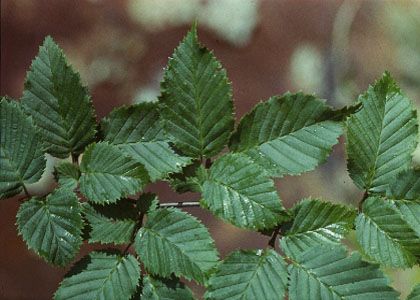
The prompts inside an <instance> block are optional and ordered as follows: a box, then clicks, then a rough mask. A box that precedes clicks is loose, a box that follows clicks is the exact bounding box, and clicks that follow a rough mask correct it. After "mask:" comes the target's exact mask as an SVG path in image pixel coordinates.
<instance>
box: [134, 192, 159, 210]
mask: <svg viewBox="0 0 420 300" xmlns="http://www.w3.org/2000/svg"><path fill="white" fill-rule="evenodd" d="M136 206H137V209H138V210H139V212H141V213H143V214H148V213H151V212H153V211H155V210H156V209H157V208H158V206H159V199H158V196H157V195H156V194H152V193H144V194H142V195H140V197H139V198H138V199H137V205H136Z"/></svg>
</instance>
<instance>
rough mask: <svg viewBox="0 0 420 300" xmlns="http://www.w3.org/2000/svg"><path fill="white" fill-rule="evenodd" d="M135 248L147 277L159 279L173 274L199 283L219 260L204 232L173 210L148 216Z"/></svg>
mask: <svg viewBox="0 0 420 300" xmlns="http://www.w3.org/2000/svg"><path fill="white" fill-rule="evenodd" d="M135 248H136V251H137V253H138V254H139V256H140V259H141V261H142V262H143V264H144V266H145V268H146V269H147V270H148V272H149V273H150V274H153V275H158V276H162V277H170V276H171V274H174V275H175V276H177V277H178V276H184V277H185V278H187V279H194V280H195V281H197V282H200V283H202V282H204V280H205V278H206V273H207V272H208V271H209V270H210V269H211V268H212V267H213V266H214V265H215V264H216V262H217V260H218V253H217V250H216V248H215V246H214V242H213V239H212V238H211V237H210V234H209V232H208V231H207V228H206V227H205V226H204V225H202V224H201V223H200V222H199V221H198V220H197V219H196V218H194V217H193V216H191V215H189V214H187V213H185V212H183V211H181V210H179V209H175V208H171V209H158V210H156V211H154V212H152V213H151V214H149V215H148V219H147V222H146V224H145V225H144V226H143V227H142V228H141V229H140V230H139V232H138V233H137V236H136V240H135Z"/></svg>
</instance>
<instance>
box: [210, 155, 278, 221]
mask: <svg viewBox="0 0 420 300" xmlns="http://www.w3.org/2000/svg"><path fill="white" fill-rule="evenodd" d="M202 201H203V202H204V204H205V205H206V206H207V207H208V208H209V209H210V211H212V212H213V213H214V214H215V215H216V216H218V217H220V218H222V219H223V220H226V221H228V222H230V223H232V224H233V225H236V226H238V227H242V228H250V229H269V228H272V227H274V226H275V225H277V224H278V223H279V222H280V221H281V220H282V216H283V215H284V208H283V206H282V205H281V202H280V199H279V197H278V195H277V192H276V189H275V187H274V182H273V180H271V179H270V178H268V177H267V176H266V175H265V174H264V171H263V170H262V169H261V167H259V166H258V165H257V164H255V163H253V162H252V161H251V160H250V159H249V158H248V157H246V156H244V155H242V154H228V155H225V156H222V157H221V158H219V159H218V160H216V161H215V162H214V164H213V165H212V167H211V168H210V172H209V177H208V179H207V180H206V181H205V182H204V184H203V200H202Z"/></svg>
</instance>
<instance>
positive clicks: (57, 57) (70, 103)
mask: <svg viewBox="0 0 420 300" xmlns="http://www.w3.org/2000/svg"><path fill="white" fill-rule="evenodd" d="M22 104H23V107H24V108H25V110H26V111H27V112H28V113H30V114H31V115H32V117H33V119H34V121H35V123H36V125H37V126H38V127H39V128H41V130H42V133H43V139H44V141H45V143H46V144H47V146H48V153H50V154H51V155H53V156H56V157H61V158H64V157H67V156H68V155H69V154H76V155H77V154H80V153H81V152H83V150H84V148H85V146H86V145H88V144H89V143H91V142H92V141H93V139H94V137H95V133H96V121H95V115H94V111H93V107H92V101H91V99H90V97H89V95H88V92H87V89H86V88H85V87H84V86H82V84H81V82H80V77H79V74H77V73H76V72H75V71H74V70H73V69H72V67H71V66H69V65H68V64H67V61H66V57H65V56H64V54H63V51H62V50H61V49H60V48H59V47H58V46H57V44H56V43H55V42H54V41H53V39H52V38H51V37H49V36H48V37H47V38H45V41H44V44H43V45H42V46H41V47H40V48H39V53H38V56H37V57H36V58H35V59H34V60H33V62H32V65H31V69H30V71H29V72H28V74H27V77H26V82H25V89H24V91H23V97H22Z"/></svg>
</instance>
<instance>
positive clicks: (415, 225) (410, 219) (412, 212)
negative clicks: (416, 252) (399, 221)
mask: <svg viewBox="0 0 420 300" xmlns="http://www.w3.org/2000/svg"><path fill="white" fill-rule="evenodd" d="M394 203H395V205H396V206H397V208H398V211H399V212H400V214H401V215H402V216H403V219H404V220H405V221H406V222H407V224H408V225H409V226H410V227H411V229H413V230H414V231H415V232H416V233H417V236H418V237H420V201H411V200H410V201H406V200H398V201H394Z"/></svg>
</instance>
